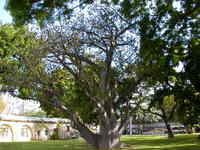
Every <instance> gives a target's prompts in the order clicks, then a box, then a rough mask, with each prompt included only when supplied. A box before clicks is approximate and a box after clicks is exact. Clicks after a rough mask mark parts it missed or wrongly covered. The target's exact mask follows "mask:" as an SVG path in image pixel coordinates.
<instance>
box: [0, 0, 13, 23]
mask: <svg viewBox="0 0 200 150" xmlns="http://www.w3.org/2000/svg"><path fill="white" fill-rule="evenodd" d="M5 2H6V0H0V22H1V23H11V22H12V17H11V16H10V15H9V13H8V12H7V11H6V10H5V9H4V6H5Z"/></svg>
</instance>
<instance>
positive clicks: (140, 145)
mask: <svg viewBox="0 0 200 150" xmlns="http://www.w3.org/2000/svg"><path fill="white" fill-rule="evenodd" d="M121 141H122V142H123V143H126V144H127V147H126V148H123V149H122V150H200V139H197V135H177V136H176V137H175V138H174V139H170V140H169V139H167V138H166V137H165V136H124V137H122V139H121ZM0 150H94V149H93V148H91V147H90V146H89V145H88V144H86V143H85V141H84V140H82V139H72V140H59V141H46V142H12V143H0Z"/></svg>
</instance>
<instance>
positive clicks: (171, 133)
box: [164, 120, 174, 139]
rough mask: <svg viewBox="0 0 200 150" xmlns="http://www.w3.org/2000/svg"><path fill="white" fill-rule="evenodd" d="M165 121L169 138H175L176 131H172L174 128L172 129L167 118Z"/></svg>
mask: <svg viewBox="0 0 200 150" xmlns="http://www.w3.org/2000/svg"><path fill="white" fill-rule="evenodd" d="M164 122H165V126H166V128H167V135H168V138H169V139H171V138H174V133H173V132H172V129H171V126H170V124H169V123H168V122H167V121H166V120H164Z"/></svg>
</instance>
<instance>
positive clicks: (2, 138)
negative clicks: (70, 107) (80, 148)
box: [0, 120, 73, 142]
mask: <svg viewBox="0 0 200 150" xmlns="http://www.w3.org/2000/svg"><path fill="white" fill-rule="evenodd" d="M56 128H57V123H42V125H41V123H34V122H22V121H20V122H17V121H2V120H1V121H0V142H12V141H31V140H47V139H49V138H50V135H52V134H53V132H54V131H55V129H56ZM57 130H58V136H59V138H62V139H64V138H68V137H69V136H70V135H71V133H72V132H73V130H72V128H71V127H69V125H66V124H62V125H60V126H59V128H58V129H57Z"/></svg>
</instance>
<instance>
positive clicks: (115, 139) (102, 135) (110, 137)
mask: <svg viewBox="0 0 200 150" xmlns="http://www.w3.org/2000/svg"><path fill="white" fill-rule="evenodd" d="M118 127H119V126H118V124H117V122H116V121H114V122H112V121H110V120H108V122H107V123H105V122H104V124H101V125H100V131H99V133H93V132H92V131H90V129H88V128H87V127H86V126H85V125H83V124H81V123H80V122H76V123H75V128H76V129H77V130H78V131H79V132H80V135H81V137H82V138H84V139H85V140H86V142H87V143H88V144H90V145H91V146H92V147H94V148H96V149H98V150H110V149H113V148H120V146H121V143H120V134H119V130H118V129H119V128H118Z"/></svg>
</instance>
